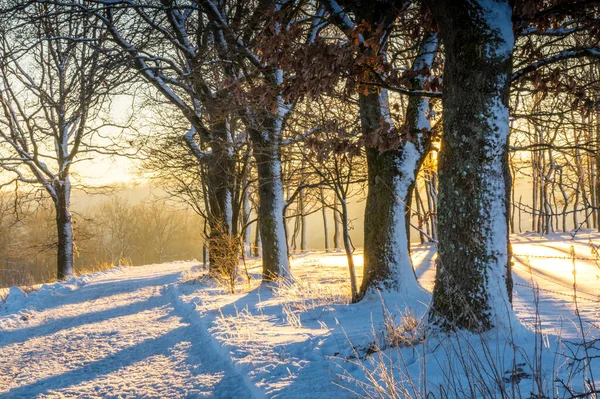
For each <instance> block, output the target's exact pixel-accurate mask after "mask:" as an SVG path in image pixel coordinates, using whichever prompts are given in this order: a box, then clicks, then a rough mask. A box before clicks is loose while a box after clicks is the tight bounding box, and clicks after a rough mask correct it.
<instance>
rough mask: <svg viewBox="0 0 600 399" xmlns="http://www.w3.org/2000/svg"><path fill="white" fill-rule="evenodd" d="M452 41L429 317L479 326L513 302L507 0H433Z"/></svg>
mask: <svg viewBox="0 0 600 399" xmlns="http://www.w3.org/2000/svg"><path fill="white" fill-rule="evenodd" d="M428 2H429V5H430V9H431V11H432V12H433V14H434V17H435V19H436V20H437V22H438V24H439V29H440V34H441V36H442V40H443V42H444V46H445V52H446V58H445V65H444V88H443V98H442V100H443V103H444V114H443V125H444V134H443V137H442V147H441V151H440V158H439V165H438V167H439V208H438V209H439V211H438V234H439V244H438V265H437V272H436V284H435V288H434V292H433V305H432V308H431V309H430V321H431V322H432V323H433V324H434V325H438V326H440V327H441V328H442V329H443V330H453V329H457V328H459V329H467V330H470V331H475V332H480V331H486V330H489V329H491V328H493V327H496V326H498V325H500V324H502V323H503V321H505V320H507V319H508V318H507V315H508V313H509V312H510V309H511V304H510V301H509V297H510V296H509V291H510V289H511V287H510V258H509V253H510V248H509V241H508V219H507V201H506V199H507V193H508V191H509V185H510V180H509V179H507V176H509V175H510V174H509V173H508V165H507V162H508V157H507V154H506V152H507V147H508V134H509V109H508V100H509V90H510V76H511V63H512V50H513V46H514V36H513V33H512V22H511V18H512V10H511V7H510V4H509V2H508V1H507V0H505V1H495V2H487V1H485V2H484V1H472V0H471V1H468V0H463V1H454V0H453V1H450V0H443V1H434V0H429V1H428Z"/></svg>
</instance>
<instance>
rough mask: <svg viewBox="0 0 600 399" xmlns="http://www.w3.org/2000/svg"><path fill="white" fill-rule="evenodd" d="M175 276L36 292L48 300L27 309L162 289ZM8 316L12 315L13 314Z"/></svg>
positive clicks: (45, 308) (110, 281)
mask: <svg viewBox="0 0 600 399" xmlns="http://www.w3.org/2000/svg"><path fill="white" fill-rule="evenodd" d="M175 275H177V276H178V275H179V273H170V274H165V275H162V276H158V277H147V278H140V279H135V280H131V279H125V280H116V281H112V280H109V281H105V282H104V281H101V282H93V283H91V284H87V285H84V286H82V287H79V288H77V289H75V290H74V291H68V292H65V293H64V294H61V293H60V292H59V293H56V292H54V291H52V289H50V290H49V291H44V292H35V293H33V294H32V295H48V296H49V298H47V299H48V300H46V301H44V302H43V303H38V302H39V301H36V303H35V304H33V305H31V304H28V303H25V308H29V309H35V310H36V311H38V312H42V311H45V310H48V309H52V308H55V307H58V306H63V305H76V304H78V303H82V302H88V301H94V300H97V299H100V298H103V297H108V296H110V295H113V294H125V293H131V292H134V291H137V290H139V289H140V288H143V287H160V286H163V285H165V284H168V283H170V282H173V281H174V280H175V278H174V276H175ZM8 314H9V315H10V314H11V313H8ZM2 316H5V315H2Z"/></svg>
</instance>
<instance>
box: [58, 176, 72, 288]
mask: <svg viewBox="0 0 600 399" xmlns="http://www.w3.org/2000/svg"><path fill="white" fill-rule="evenodd" d="M54 191H55V193H56V197H55V198H54V206H55V210H56V230H57V233H58V240H57V245H58V246H57V251H56V266H57V272H56V278H57V279H58V280H65V279H67V278H70V277H72V276H73V275H74V273H75V271H74V268H73V223H72V221H71V212H70V211H69V208H70V202H71V201H70V197H71V187H70V184H69V179H68V178H65V179H64V180H63V181H57V182H56V183H55V184H54Z"/></svg>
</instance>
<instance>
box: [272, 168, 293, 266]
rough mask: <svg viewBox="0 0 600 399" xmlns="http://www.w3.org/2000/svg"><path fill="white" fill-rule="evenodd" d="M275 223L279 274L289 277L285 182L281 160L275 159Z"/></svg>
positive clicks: (273, 216)
mask: <svg viewBox="0 0 600 399" xmlns="http://www.w3.org/2000/svg"><path fill="white" fill-rule="evenodd" d="M272 165H273V174H272V176H273V197H274V198H273V202H274V206H273V215H272V219H271V220H273V224H274V225H275V228H276V231H275V241H276V242H275V244H274V245H275V247H276V248H279V249H280V250H279V251H277V255H278V256H279V259H278V260H277V264H278V265H279V275H280V276H282V277H289V276H290V275H291V272H290V265H289V262H288V258H287V252H288V251H287V244H286V242H287V241H286V238H285V237H286V236H285V221H284V219H283V211H284V208H285V199H284V198H283V182H282V180H281V162H280V161H279V160H274V161H273V163H272Z"/></svg>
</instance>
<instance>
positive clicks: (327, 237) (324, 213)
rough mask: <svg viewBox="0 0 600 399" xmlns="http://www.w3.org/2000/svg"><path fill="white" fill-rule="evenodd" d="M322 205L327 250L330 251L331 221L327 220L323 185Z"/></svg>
mask: <svg viewBox="0 0 600 399" xmlns="http://www.w3.org/2000/svg"><path fill="white" fill-rule="evenodd" d="M320 192H321V205H322V206H323V209H322V212H323V233H324V235H325V252H329V223H328V221H327V207H326V206H325V193H324V190H323V188H322V187H321V191H320Z"/></svg>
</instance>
